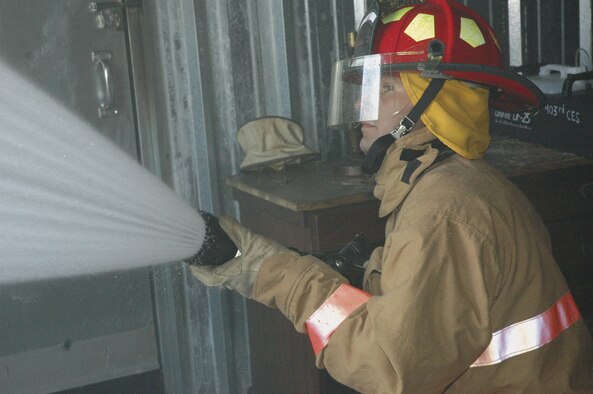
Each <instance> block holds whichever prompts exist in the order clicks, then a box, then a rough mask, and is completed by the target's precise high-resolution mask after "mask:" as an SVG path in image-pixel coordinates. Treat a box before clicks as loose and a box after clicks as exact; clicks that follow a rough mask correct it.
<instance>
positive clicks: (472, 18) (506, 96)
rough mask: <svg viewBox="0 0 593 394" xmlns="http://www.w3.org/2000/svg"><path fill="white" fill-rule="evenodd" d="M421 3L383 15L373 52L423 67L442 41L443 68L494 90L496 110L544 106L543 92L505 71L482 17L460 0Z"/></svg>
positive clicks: (492, 96) (440, 66)
mask: <svg viewBox="0 0 593 394" xmlns="http://www.w3.org/2000/svg"><path fill="white" fill-rule="evenodd" d="M417 3H420V4H417V5H413V6H408V7H403V8H400V9H398V10H395V11H394V12H392V13H390V14H388V15H384V16H382V18H381V21H380V22H379V23H378V25H377V28H376V32H375V37H374V39H373V48H372V52H373V53H386V54H387V53H393V54H394V56H393V57H392V60H394V61H395V62H396V63H412V64H414V63H417V64H422V63H426V62H427V61H428V58H429V57H430V53H429V49H430V46H431V45H434V44H435V42H440V43H442V44H443V52H442V58H440V59H439V60H438V61H439V64H438V67H437V68H438V70H439V71H440V72H441V73H443V74H444V75H445V76H449V77H451V78H454V79H460V80H464V81H469V82H475V83H478V84H481V85H486V86H488V87H490V88H491V90H492V91H493V94H492V95H491V101H490V105H491V106H492V107H495V108H500V109H504V110H510V111H517V110H534V109H537V108H539V107H540V106H541V105H542V104H543V102H544V96H543V94H542V93H541V92H540V90H539V89H538V88H537V87H536V86H535V85H534V84H533V83H531V81H529V80H528V79H526V78H524V77H522V76H520V75H518V74H516V73H514V72H510V71H507V70H505V69H504V66H503V56H502V52H501V49H500V45H499V43H498V39H497V38H496V35H495V33H494V31H492V28H491V27H490V26H489V25H488V23H487V22H486V21H485V20H484V19H483V18H482V17H481V16H480V15H479V14H478V13H476V12H475V11H473V10H472V9H470V8H468V7H466V6H464V5H462V4H460V3H458V2H456V1H454V0H425V1H417ZM428 67H430V66H428ZM425 68H426V66H425Z"/></svg>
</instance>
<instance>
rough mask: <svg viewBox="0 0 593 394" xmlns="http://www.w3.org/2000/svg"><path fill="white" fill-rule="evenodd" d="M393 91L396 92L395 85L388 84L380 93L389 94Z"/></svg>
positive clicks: (382, 86) (383, 86) (382, 87)
mask: <svg viewBox="0 0 593 394" xmlns="http://www.w3.org/2000/svg"><path fill="white" fill-rule="evenodd" d="M393 90H394V88H393V85H391V84H387V83H386V84H383V85H381V90H380V92H381V94H387V93H391V92H393Z"/></svg>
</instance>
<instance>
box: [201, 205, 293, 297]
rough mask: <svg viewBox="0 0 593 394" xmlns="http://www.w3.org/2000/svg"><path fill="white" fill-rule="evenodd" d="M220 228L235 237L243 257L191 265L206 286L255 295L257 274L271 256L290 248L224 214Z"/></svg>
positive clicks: (246, 295)
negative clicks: (214, 263) (212, 263)
mask: <svg viewBox="0 0 593 394" xmlns="http://www.w3.org/2000/svg"><path fill="white" fill-rule="evenodd" d="M219 223H220V227H222V229H223V230H224V231H225V232H226V233H227V234H228V236H229V237H230V238H231V239H232V240H233V242H234V243H235V245H236V246H237V248H238V249H239V252H240V253H241V254H240V255H239V256H237V257H235V258H234V259H231V260H229V261H227V262H226V263H224V264H222V265H219V266H193V265H192V266H190V270H191V273H192V274H193V275H194V276H195V277H196V278H198V280H200V282H202V283H204V284H205V285H206V286H217V287H220V286H222V287H225V288H227V289H230V290H235V291H236V292H238V293H239V294H241V295H242V296H243V297H247V298H252V294H253V284H254V282H255V277H256V276H257V273H258V271H259V268H260V267H261V265H262V263H263V262H264V261H265V260H266V259H267V258H269V257H271V256H275V255H277V254H280V253H285V252H289V251H290V250H289V249H288V248H286V247H284V246H282V245H280V244H279V243H277V242H275V241H272V240H271V239H268V238H266V237H264V236H262V235H259V234H255V233H253V232H252V231H250V230H249V229H247V228H245V227H243V226H242V225H241V224H240V223H239V222H237V221H236V220H234V219H232V218H230V217H228V216H221V217H220V218H219Z"/></svg>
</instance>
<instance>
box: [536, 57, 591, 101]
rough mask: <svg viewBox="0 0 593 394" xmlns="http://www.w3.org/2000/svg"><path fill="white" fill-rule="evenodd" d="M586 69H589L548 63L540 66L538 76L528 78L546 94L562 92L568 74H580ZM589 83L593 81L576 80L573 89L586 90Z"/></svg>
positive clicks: (574, 90)
mask: <svg viewBox="0 0 593 394" xmlns="http://www.w3.org/2000/svg"><path fill="white" fill-rule="evenodd" d="M586 71H587V69H586V68H585V67H584V66H578V67H570V66H565V65H562V64H546V65H545V66H542V67H540V69H539V74H538V75H537V76H529V77H527V78H529V80H531V82H533V83H534V84H535V85H536V86H537V87H538V88H540V90H541V91H542V92H543V93H544V94H560V93H562V86H563V85H564V81H565V80H566V77H567V76H568V74H579V73H583V72H586ZM588 83H589V84H591V83H593V81H592V80H587V81H584V80H583V81H575V82H574V83H573V85H572V91H573V92H576V91H579V90H585V89H586V88H587V84H588Z"/></svg>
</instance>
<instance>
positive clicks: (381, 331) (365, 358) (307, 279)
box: [253, 130, 593, 393]
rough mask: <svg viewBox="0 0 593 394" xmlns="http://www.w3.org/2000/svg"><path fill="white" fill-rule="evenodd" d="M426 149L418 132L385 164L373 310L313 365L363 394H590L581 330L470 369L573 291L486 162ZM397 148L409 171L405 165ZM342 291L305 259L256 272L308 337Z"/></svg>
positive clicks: (268, 300)
mask: <svg viewBox="0 0 593 394" xmlns="http://www.w3.org/2000/svg"><path fill="white" fill-rule="evenodd" d="M433 138H434V137H433V136H432V135H431V134H430V133H429V132H428V131H427V130H419V131H416V132H413V133H411V134H409V135H407V136H405V137H403V138H401V139H400V140H398V141H397V142H396V143H395V144H394V145H392V147H391V148H390V150H389V151H388V154H387V157H386V159H385V161H384V163H383V165H382V167H381V169H380V171H379V173H378V174H377V175H376V182H377V186H376V188H375V195H376V197H377V198H379V199H381V206H380V212H379V214H380V215H381V216H387V217H388V219H387V224H386V228H385V237H386V242H385V245H384V247H380V248H377V249H376V250H375V251H374V252H373V254H372V256H371V258H370V260H369V263H368V267H367V269H366V273H365V285H364V287H365V290H366V291H368V292H369V293H371V294H372V297H371V298H370V299H369V301H368V302H367V303H366V304H365V305H363V306H362V307H360V308H358V309H357V310H356V311H355V312H353V313H352V314H351V315H350V316H349V317H348V318H347V319H346V320H345V321H344V322H343V323H342V324H341V325H340V326H339V327H338V328H337V330H336V331H335V332H334V334H333V336H332V337H331V339H330V341H329V343H328V345H327V346H326V347H325V348H324V349H323V351H321V352H320V353H319V354H318V355H317V358H316V363H317V366H318V367H320V368H326V369H327V370H328V372H329V373H330V374H331V375H332V376H333V377H334V378H335V379H337V380H338V381H340V382H342V383H344V384H346V385H348V386H350V387H352V388H354V389H356V390H358V391H361V392H363V393H400V392H403V393H440V392H452V393H453V392H461V393H487V392H497V393H567V392H578V391H579V390H581V392H593V371H592V368H593V367H592V365H593V345H592V340H591V336H590V334H589V333H588V331H587V328H586V325H585V324H584V322H583V321H582V319H581V320H579V321H577V322H576V323H574V324H573V325H572V326H571V327H570V328H568V329H567V330H565V331H563V332H562V333H561V334H560V335H559V336H558V337H557V338H556V339H555V340H553V341H552V342H550V343H548V344H547V345H544V346H542V347H540V348H538V349H536V350H532V351H528V352H526V353H524V354H520V355H516V356H514V357H511V358H509V359H507V360H505V361H503V362H501V363H498V364H495V365H491V366H480V367H471V368H470V366H471V365H472V364H473V363H474V362H475V361H476V359H477V358H478V357H479V356H480V354H481V353H482V352H483V351H484V349H485V348H486V347H487V346H488V345H489V343H490V341H491V338H492V333H494V332H497V331H499V330H501V329H503V328H505V327H509V326H510V325H512V324H514V323H517V322H520V321H523V320H526V319H529V318H532V317H534V316H537V315H539V314H541V313H543V312H544V311H546V310H547V309H548V308H550V306H552V305H553V304H554V303H555V302H556V301H557V300H558V299H560V298H561V297H562V296H563V295H565V294H566V293H567V291H568V287H567V284H566V282H565V280H564V279H563V276H562V274H561V272H560V271H559V268H558V266H557V264H556V262H555V261H554V258H553V257H552V251H551V246H550V240H549V236H548V232H547V230H546V228H545V227H544V225H543V223H542V221H541V219H540V218H539V216H538V214H537V213H536V212H535V210H534V208H533V207H532V205H531V204H530V203H529V202H528V201H527V199H526V198H525V197H524V196H523V195H522V194H521V193H520V192H519V191H518V190H517V189H516V188H515V187H514V186H513V185H512V184H511V183H510V182H509V181H508V180H507V179H506V178H505V177H504V176H502V175H500V174H499V173H498V172H497V171H496V170H494V169H493V168H491V167H490V166H489V165H488V164H487V163H485V162H484V161H483V160H465V159H463V158H461V157H460V156H458V155H453V156H451V157H448V158H446V159H444V160H442V161H438V160H436V158H437V155H438V151H437V150H435V149H434V148H432V147H431V146H430V145H429V144H428V142H430V141H431V140H432V139H433ZM404 149H405V150H406V152H407V153H408V154H409V153H410V152H412V153H413V154H412V157H415V159H410V158H406V160H400V158H402V157H403V156H402V152H403V151H404ZM410 150H411V151H410ZM404 156H409V155H404ZM414 160H415V161H414ZM435 161H436V162H435ZM412 162H413V163H412ZM410 163H412V164H410ZM345 281H346V280H345V279H344V278H343V277H342V276H341V275H339V274H337V273H336V272H334V271H332V270H331V269H329V268H328V267H327V266H326V265H325V264H324V263H322V262H320V261H319V260H316V259H315V258H314V257H311V256H304V257H300V256H297V255H296V254H293V253H287V254H282V255H279V256H274V257H272V258H270V259H268V260H267V261H266V262H264V264H263V265H262V268H261V270H260V273H259V274H258V277H257V279H256V283H255V288H254V294H253V296H254V298H255V299H256V300H258V301H260V302H262V303H264V304H266V305H268V306H271V307H276V308H278V309H280V310H281V311H282V313H284V315H285V316H287V317H288V318H289V319H290V320H291V321H292V322H293V324H294V325H295V328H296V329H297V330H298V331H299V332H303V333H304V332H306V327H305V321H306V320H307V319H308V318H309V317H310V316H311V314H313V312H315V310H316V309H317V308H318V307H319V306H320V305H321V304H322V303H323V302H324V301H325V300H326V299H327V298H328V296H329V295H330V294H331V293H332V292H333V291H335V290H336V289H337V287H338V286H339V285H340V284H342V283H344V282H345Z"/></svg>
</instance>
